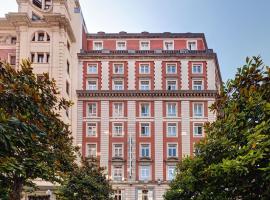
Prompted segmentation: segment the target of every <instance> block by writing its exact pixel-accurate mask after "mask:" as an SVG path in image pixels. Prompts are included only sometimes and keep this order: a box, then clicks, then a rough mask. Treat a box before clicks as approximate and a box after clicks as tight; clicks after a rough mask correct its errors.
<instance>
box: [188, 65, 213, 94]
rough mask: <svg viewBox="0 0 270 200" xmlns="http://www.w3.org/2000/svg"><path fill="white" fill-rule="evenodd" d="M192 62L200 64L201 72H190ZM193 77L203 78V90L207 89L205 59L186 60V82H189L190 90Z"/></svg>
mask: <svg viewBox="0 0 270 200" xmlns="http://www.w3.org/2000/svg"><path fill="white" fill-rule="evenodd" d="M193 64H202V68H203V73H202V74H193V73H192V65H193ZM193 78H199V79H203V82H204V90H207V89H208V83H207V62H206V61H189V62H188V84H189V89H190V90H192V79H193Z"/></svg>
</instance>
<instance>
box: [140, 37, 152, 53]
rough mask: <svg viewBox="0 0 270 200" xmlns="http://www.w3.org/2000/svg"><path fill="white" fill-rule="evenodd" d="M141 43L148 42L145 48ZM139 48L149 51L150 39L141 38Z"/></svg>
mask: <svg viewBox="0 0 270 200" xmlns="http://www.w3.org/2000/svg"><path fill="white" fill-rule="evenodd" d="M142 43H148V46H147V48H143V46H142ZM140 50H142V51H149V50H150V41H149V40H141V41H140Z"/></svg>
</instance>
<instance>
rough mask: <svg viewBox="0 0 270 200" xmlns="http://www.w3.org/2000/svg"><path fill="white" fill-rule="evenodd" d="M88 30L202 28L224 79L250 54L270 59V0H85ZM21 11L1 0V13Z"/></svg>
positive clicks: (268, 61)
mask: <svg viewBox="0 0 270 200" xmlns="http://www.w3.org/2000/svg"><path fill="white" fill-rule="evenodd" d="M80 3H81V6H82V11H83V15H84V18H85V22H86V25H87V29H88V32H91V33H92V32H98V31H105V32H110V33H112V32H120V31H126V32H133V33H134V32H142V31H148V32H179V33H185V32H199V33H204V34H205V36H206V40H207V44H208V48H211V49H214V51H215V52H216V53H217V55H218V59H219V64H220V68H221V74H222V79H223V81H226V80H228V79H230V78H233V77H234V74H235V72H236V69H237V68H238V67H240V66H242V65H243V64H244V62H245V58H246V57H247V56H253V55H255V56H256V55H260V56H261V57H262V58H263V60H264V63H265V64H267V65H270V11H269V10H270V0H80ZM15 11H17V3H16V0H0V17H3V16H4V14H5V13H7V12H15Z"/></svg>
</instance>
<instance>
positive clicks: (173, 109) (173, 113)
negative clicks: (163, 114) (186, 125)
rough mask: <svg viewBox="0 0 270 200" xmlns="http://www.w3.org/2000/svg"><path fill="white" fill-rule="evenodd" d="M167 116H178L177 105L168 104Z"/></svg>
mask: <svg viewBox="0 0 270 200" xmlns="http://www.w3.org/2000/svg"><path fill="white" fill-rule="evenodd" d="M167 116H168V117H175V116H176V103H168V104H167Z"/></svg>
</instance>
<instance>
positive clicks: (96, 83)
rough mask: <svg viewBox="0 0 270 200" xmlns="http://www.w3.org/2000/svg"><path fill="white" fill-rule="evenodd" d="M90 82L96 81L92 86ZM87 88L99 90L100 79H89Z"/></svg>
mask: <svg viewBox="0 0 270 200" xmlns="http://www.w3.org/2000/svg"><path fill="white" fill-rule="evenodd" d="M89 82H95V87H93V84H92V86H91V84H89ZM90 86H91V87H90ZM87 90H91V91H96V90H98V80H97V79H87Z"/></svg>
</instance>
